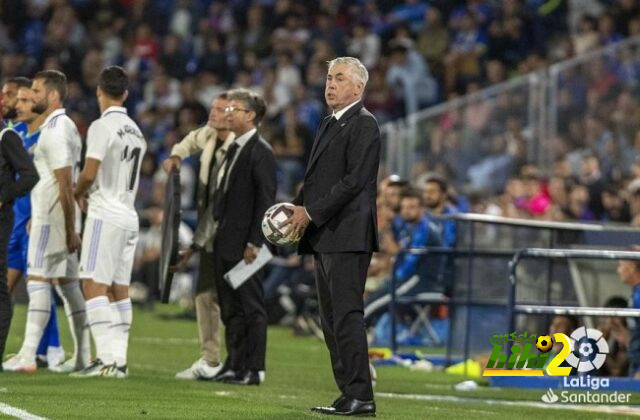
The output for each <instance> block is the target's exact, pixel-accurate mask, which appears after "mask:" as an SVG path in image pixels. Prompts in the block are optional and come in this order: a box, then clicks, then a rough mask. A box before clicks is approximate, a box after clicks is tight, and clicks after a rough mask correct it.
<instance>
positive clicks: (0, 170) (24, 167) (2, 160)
mask: <svg viewBox="0 0 640 420" xmlns="http://www.w3.org/2000/svg"><path fill="white" fill-rule="evenodd" d="M0 124H1V123H0ZM38 179H39V178H38V172H37V171H36V168H35V167H34V166H33V162H31V158H29V154H28V153H27V151H26V150H25V149H24V146H23V145H22V140H21V139H20V135H19V134H18V133H17V132H15V131H14V130H12V129H9V128H6V129H4V130H2V131H0V202H2V207H1V208H0V211H7V209H11V208H12V204H13V201H14V200H15V199H16V198H18V197H20V196H23V195H25V194H27V193H28V192H29V191H31V189H32V188H33V186H34V185H36V183H37V182H38Z"/></svg>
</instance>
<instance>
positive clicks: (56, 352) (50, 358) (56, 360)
mask: <svg viewBox="0 0 640 420" xmlns="http://www.w3.org/2000/svg"><path fill="white" fill-rule="evenodd" d="M45 335H46V337H45V336H43V337H42V340H41V341H40V344H41V345H42V343H43V342H44V341H46V343H47V348H46V356H47V365H48V366H58V365H60V364H61V363H63V362H64V349H63V348H62V343H61V342H60V332H59V330H58V305H57V304H56V299H55V294H53V293H52V295H51V316H50V317H49V323H48V324H47V328H46V330H45ZM45 338H46V340H45Z"/></svg>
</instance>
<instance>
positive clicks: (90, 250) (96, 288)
mask: <svg viewBox="0 0 640 420" xmlns="http://www.w3.org/2000/svg"><path fill="white" fill-rule="evenodd" d="M122 236H123V234H122V229H119V228H117V227H115V226H113V225H111V224H109V223H107V222H105V221H104V220H99V219H94V218H88V219H87V221H86V224H85V236H84V238H83V240H82V252H81V258H82V260H81V262H80V276H81V277H82V279H83V280H82V283H83V289H84V295H85V299H86V308H87V320H88V321H89V329H90V331H91V335H92V336H93V340H94V342H95V345H96V358H95V359H94V361H93V362H92V363H91V364H90V365H89V366H88V367H87V368H86V369H84V370H83V371H81V372H77V373H76V374H74V375H73V376H76V377H81V376H82V377H86V376H109V375H108V373H110V374H111V376H112V375H113V371H114V370H115V360H114V356H113V344H114V343H113V328H112V325H113V324H114V322H113V314H112V311H111V304H110V302H109V298H108V296H107V292H108V289H109V287H110V286H111V285H112V283H113V278H114V275H115V272H116V270H117V269H118V265H119V264H120V254H121V253H123V251H124V247H123V243H122V242H123V238H122Z"/></svg>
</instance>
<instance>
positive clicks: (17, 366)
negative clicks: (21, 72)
mask: <svg viewBox="0 0 640 420" xmlns="http://www.w3.org/2000/svg"><path fill="white" fill-rule="evenodd" d="M31 87H32V90H33V102H34V104H33V112H36V113H38V114H43V117H45V119H44V122H43V124H42V127H41V131H40V140H39V141H38V145H37V147H36V149H35V153H34V164H35V167H36V169H37V171H38V175H39V176H40V181H39V182H38V183H37V184H36V186H35V187H34V189H33V190H32V192H31V202H32V219H31V237H30V240H29V247H28V253H27V292H28V294H29V307H28V312H27V325H26V328H25V333H24V341H23V343H22V348H21V349H20V352H19V353H18V354H17V355H16V356H14V357H12V358H11V359H9V360H8V361H7V362H5V363H4V368H5V370H11V371H23V372H32V371H35V368H36V349H37V347H38V343H39V342H40V338H41V337H42V333H43V330H44V328H45V326H46V324H47V322H48V320H49V316H50V314H51V312H50V308H51V283H52V282H53V281H56V280H57V282H58V287H59V288H58V292H59V294H60V295H61V296H62V299H63V302H64V308H65V312H66V314H67V318H68V319H69V323H70V325H71V327H72V328H71V332H72V336H73V339H74V345H75V349H74V355H73V357H72V358H71V359H69V360H68V361H67V362H65V363H63V364H62V365H59V366H58V367H57V369H58V370H59V371H73V370H81V369H83V368H85V367H86V366H87V365H88V363H89V359H90V342H89V333H88V330H87V329H86V319H87V318H86V312H85V303H84V298H83V296H82V292H81V290H80V284H79V281H78V256H77V250H78V249H79V247H80V237H79V235H78V232H79V231H80V221H79V218H78V217H76V216H77V215H76V204H75V202H74V200H73V183H74V181H75V178H76V176H77V171H78V168H79V165H80V156H81V150H82V143H81V140H80V135H79V134H78V130H77V128H76V126H75V124H74V123H73V121H72V120H71V119H70V118H69V117H68V116H67V115H66V113H65V110H64V108H63V107H62V106H63V105H62V104H63V101H64V99H65V97H66V95H67V78H66V76H65V75H64V74H63V73H61V72H59V71H56V70H44V71H41V72H39V73H37V74H36V76H35V77H34V79H33V83H32V86H31ZM78 216H79V215H78ZM52 370H54V369H52Z"/></svg>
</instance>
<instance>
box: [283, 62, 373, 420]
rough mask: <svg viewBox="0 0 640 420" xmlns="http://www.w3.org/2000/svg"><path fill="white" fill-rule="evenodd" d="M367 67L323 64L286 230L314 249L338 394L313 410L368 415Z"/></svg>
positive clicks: (370, 400) (369, 168)
mask: <svg viewBox="0 0 640 420" xmlns="http://www.w3.org/2000/svg"><path fill="white" fill-rule="evenodd" d="M368 77H369V76H368V72H367V69H366V68H365V67H364V65H362V63H361V62H360V61H359V60H358V59H356V58H352V57H339V58H336V59H334V60H332V61H330V62H329V71H328V74H327V82H326V87H325V99H326V101H327V104H328V105H329V107H330V108H331V110H332V111H333V113H332V115H331V116H329V117H327V118H325V120H324V121H323V123H322V124H321V125H320V128H319V129H318V132H317V134H316V138H315V142H314V144H313V149H312V151H311V157H310V160H309V163H308V165H307V171H306V174H305V178H304V184H303V187H302V189H301V191H300V193H299V194H298V196H297V197H296V199H295V200H294V204H296V207H295V208H294V212H293V215H292V216H291V217H290V218H289V219H288V220H287V221H286V222H285V223H286V224H290V228H289V232H290V233H289V234H290V235H296V236H300V235H302V239H301V240H300V244H299V246H298V249H299V251H300V253H303V254H313V255H314V257H315V263H316V268H315V270H316V273H315V274H316V284H317V289H318V297H319V300H320V313H321V319H322V329H323V332H324V336H325V342H326V344H327V347H328V348H329V353H330V355H331V365H332V367H333V375H334V378H335V381H336V383H337V385H338V388H340V392H341V395H340V397H338V399H336V401H334V403H333V404H332V405H331V406H329V407H314V408H312V410H313V411H316V412H321V413H324V414H335V415H372V416H373V415H375V411H376V407H375V403H374V401H373V390H372V385H371V375H370V371H369V359H368V349H367V339H366V334H365V329H364V321H363V300H362V295H363V293H364V284H365V280H366V277H367V268H368V267H369V262H370V261H371V255H372V253H373V252H374V251H377V250H378V238H377V227H376V188H377V175H378V165H379V161H380V130H379V128H378V123H377V121H376V120H375V118H374V117H373V115H371V113H370V112H369V111H367V110H366V109H365V108H364V107H363V106H362V94H363V92H364V87H365V85H366V83H367V80H368Z"/></svg>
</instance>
